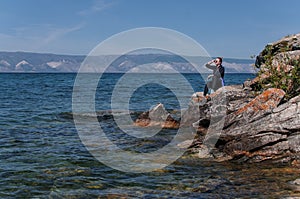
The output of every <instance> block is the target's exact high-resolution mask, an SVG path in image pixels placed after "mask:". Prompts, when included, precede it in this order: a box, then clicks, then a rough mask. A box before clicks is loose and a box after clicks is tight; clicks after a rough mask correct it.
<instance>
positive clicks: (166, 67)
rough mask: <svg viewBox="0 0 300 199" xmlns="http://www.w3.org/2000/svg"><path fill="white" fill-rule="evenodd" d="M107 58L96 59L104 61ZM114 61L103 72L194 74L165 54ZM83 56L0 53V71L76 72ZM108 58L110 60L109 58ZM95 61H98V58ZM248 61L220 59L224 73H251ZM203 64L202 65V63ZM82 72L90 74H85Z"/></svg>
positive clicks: (202, 69)
mask: <svg viewBox="0 0 300 199" xmlns="http://www.w3.org/2000/svg"><path fill="white" fill-rule="evenodd" d="M108 56H109V55H106V56H102V57H101V58H100V59H107V57H108ZM114 57H116V59H115V60H114V61H113V62H112V63H111V64H110V66H109V67H108V68H107V70H106V72H115V73H118V72H121V73H122V72H127V71H128V70H130V69H132V70H131V71H132V72H137V73H138V72H147V71H145V70H143V69H141V68H139V67H137V68H135V67H136V66H139V65H144V64H151V65H152V68H153V69H152V70H151V71H152V72H153V71H155V72H168V71H171V69H175V70H176V71H178V72H180V73H193V72H197V71H196V70H195V68H193V67H192V65H191V64H190V63H188V62H187V61H186V60H184V59H183V58H182V57H179V56H175V55H168V54H130V55H122V56H119V57H118V56H114ZM85 58H86V56H82V55H57V54H44V53H29V52H0V72H2V73H3V72H30V73H32V72H33V73H34V72H35V73H55V72H57V73H59V72H71V73H76V72H78V70H79V68H80V66H81V64H82V62H83V61H84V59H85ZM111 58H112V57H110V59H111ZM98 59H99V58H98ZM191 60H192V62H193V63H194V64H197V63H201V61H199V60H200V59H199V58H196V57H193V58H191ZM253 62H254V61H253V60H251V59H231V58H224V61H223V65H224V66H225V68H226V73H253V72H255V71H254V69H253V67H252V64H253ZM202 65H203V64H202ZM86 72H93V70H91V71H86ZM200 72H210V71H209V70H208V69H206V68H205V67H204V66H201V67H200Z"/></svg>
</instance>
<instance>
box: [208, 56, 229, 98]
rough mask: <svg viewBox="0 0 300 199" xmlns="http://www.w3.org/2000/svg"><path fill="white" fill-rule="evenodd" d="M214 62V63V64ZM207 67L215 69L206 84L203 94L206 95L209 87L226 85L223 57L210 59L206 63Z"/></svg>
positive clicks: (216, 87) (214, 88)
mask: <svg viewBox="0 0 300 199" xmlns="http://www.w3.org/2000/svg"><path fill="white" fill-rule="evenodd" d="M212 63H214V64H212ZM205 66H206V68H209V69H211V70H213V74H212V75H210V76H208V82H207V83H206V84H205V87H204V93H203V95H204V96H206V95H207V93H208V89H213V90H214V91H216V90H217V89H219V88H221V87H222V86H224V73H225V68H224V67H223V66H222V58H221V57H217V58H216V59H214V60H211V61H209V62H208V63H207V64H206V65H205Z"/></svg>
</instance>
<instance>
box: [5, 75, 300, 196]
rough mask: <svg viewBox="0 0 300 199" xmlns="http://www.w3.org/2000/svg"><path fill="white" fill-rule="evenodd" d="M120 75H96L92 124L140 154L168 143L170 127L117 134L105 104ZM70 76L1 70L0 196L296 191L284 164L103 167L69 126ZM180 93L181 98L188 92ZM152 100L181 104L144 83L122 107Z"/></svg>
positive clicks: (233, 78) (237, 78) (185, 162)
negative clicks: (146, 133) (150, 133)
mask: <svg viewBox="0 0 300 199" xmlns="http://www.w3.org/2000/svg"><path fill="white" fill-rule="evenodd" d="M159 75H160V76H161V77H163V79H165V81H166V82H167V83H169V84H171V85H174V86H180V85H181V84H180V82H178V80H177V79H176V78H174V76H173V75H172V74H159ZM159 75H157V74H156V77H158V76H159ZM150 76H151V75H150ZM120 77H121V75H120V74H106V75H105V76H103V77H102V79H101V80H100V83H99V86H98V88H97V92H96V94H95V99H96V100H95V109H96V111H97V113H98V116H99V117H98V120H99V124H101V126H102V128H103V129H104V131H106V132H107V133H108V134H110V135H111V137H110V138H111V139H112V140H114V141H115V142H116V143H117V144H118V145H119V146H120V147H123V148H124V149H129V148H130V149H131V150H135V151H138V152H141V153H142V152H147V151H151V150H156V149H158V148H159V147H162V146H164V145H165V144H167V143H168V142H169V139H171V138H172V136H174V134H175V133H176V132H174V130H173V131H172V130H170V131H165V132H162V133H161V134H160V135H159V136H155V137H154V138H152V139H148V140H147V142H140V141H139V140H132V138H128V137H126V136H124V135H123V136H119V135H118V134H117V133H118V132H119V131H120V130H119V129H118V128H117V126H116V124H115V122H114V120H113V117H112V116H111V114H110V109H111V95H112V92H113V88H114V85H115V84H116V82H117V80H119V79H120ZM133 77H134V78H133V82H132V83H134V82H136V81H137V82H138V81H141V80H145V79H147V78H148V77H149V74H148V75H147V74H142V75H141V74H134V75H133ZM253 77H254V76H253V74H226V76H225V78H226V84H227V85H230V84H241V83H242V82H243V81H244V80H246V79H248V78H253ZM75 78H76V74H0V93H1V95H0V102H1V103H0V106H1V109H0V159H1V162H0V177H1V178H0V198H285V197H288V196H297V195H298V196H300V194H299V192H297V191H295V190H293V188H291V187H290V186H289V183H288V182H289V181H292V180H295V179H296V178H297V177H299V174H300V171H299V169H295V168H292V167H287V166H283V165H282V166H281V165H265V164H260V165H258V164H255V165H242V164H237V163H228V162H226V163H217V162H211V161H207V160H200V159H198V158H196V157H191V156H186V155H184V156H182V157H181V158H179V159H178V160H176V161H175V162H174V163H172V164H171V165H169V166H167V167H165V168H163V169H159V170H157V171H153V172H148V173H129V172H123V171H118V170H115V169H112V168H110V167H108V166H106V165H104V164H103V163H101V162H99V161H98V160H97V159H95V158H94V157H93V156H92V155H91V154H90V152H89V151H88V150H87V149H86V147H85V146H84V145H83V143H82V142H81V140H80V138H79V135H78V132H77V130H76V128H75V125H74V121H73V117H72V93H73V89H76V88H74V81H75ZM185 78H186V79H187V81H188V82H189V83H190V85H191V87H192V88H193V89H194V91H202V90H203V85H204V82H203V80H202V79H201V77H199V76H198V75H195V74H186V75H185ZM91 79H92V78H91ZM129 87H130V86H129ZM184 89H185V88H182V90H184ZM182 93H184V92H182ZM185 95H186V94H183V98H187V99H189V98H190V96H185ZM122 97H123V96H122V95H120V98H122ZM158 102H162V103H163V104H165V106H166V108H167V109H168V110H179V109H180V108H182V107H180V103H179V102H178V100H177V98H176V96H175V94H174V93H173V92H172V91H171V90H170V89H168V88H166V87H164V86H160V85H158V84H147V85H145V86H142V87H141V88H138V89H136V90H135V91H134V92H133V94H132V96H131V97H130V100H129V109H130V111H131V113H132V114H133V116H134V115H138V114H139V113H140V112H141V111H146V110H149V108H150V107H152V106H153V105H155V104H156V103H158Z"/></svg>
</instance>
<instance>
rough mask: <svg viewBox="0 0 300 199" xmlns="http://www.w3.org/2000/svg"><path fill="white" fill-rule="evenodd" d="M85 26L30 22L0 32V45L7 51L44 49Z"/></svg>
mask: <svg viewBox="0 0 300 199" xmlns="http://www.w3.org/2000/svg"><path fill="white" fill-rule="evenodd" d="M84 26H85V24H84V23H80V24H77V25H74V26H70V27H56V26H53V25H51V24H31V25H28V26H25V27H17V28H14V29H13V31H12V32H11V33H10V34H5V33H0V45H1V46H6V47H7V49H6V50H8V51H11V50H12V51H13V50H15V49H18V50H25V51H41V50H42V51H44V49H45V48H46V49H47V48H48V47H49V46H52V44H54V43H56V42H57V41H60V40H61V38H63V37H65V36H66V35H68V34H70V33H72V32H75V31H78V30H80V29H82V28H83V27H84ZM62 45H63V44H62Z"/></svg>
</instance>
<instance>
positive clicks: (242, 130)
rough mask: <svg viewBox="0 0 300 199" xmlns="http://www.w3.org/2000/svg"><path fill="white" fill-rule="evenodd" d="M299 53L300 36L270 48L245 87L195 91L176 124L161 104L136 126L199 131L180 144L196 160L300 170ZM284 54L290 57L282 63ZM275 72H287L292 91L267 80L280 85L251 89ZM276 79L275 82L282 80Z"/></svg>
mask: <svg viewBox="0 0 300 199" xmlns="http://www.w3.org/2000/svg"><path fill="white" fill-rule="evenodd" d="M299 52H300V34H297V35H292V36H289V37H285V38H283V39H281V40H280V41H278V42H275V43H273V44H269V45H268V46H267V47H266V49H265V50H264V51H263V52H262V53H261V54H260V55H259V56H258V58H257V63H256V64H257V66H258V67H261V68H264V67H266V68H267V69H268V70H263V72H261V73H260V74H259V76H258V77H257V78H255V79H254V80H250V81H247V82H245V83H244V84H243V85H234V86H225V87H222V88H220V89H218V90H217V91H216V92H215V93H213V94H211V95H209V96H208V97H204V96H203V93H201V92H198V93H195V94H194V95H193V96H192V98H191V102H190V104H189V107H188V109H187V110H185V111H184V113H183V114H182V117H181V118H180V121H179V120H178V121H176V120H174V119H173V118H172V117H171V115H170V114H169V113H168V112H167V111H166V110H164V109H163V110H161V109H162V108H163V106H162V105H159V106H158V107H157V108H155V109H157V110H151V111H149V112H146V113H144V114H142V115H141V116H140V118H139V119H138V120H137V121H136V122H135V124H136V125H140V126H149V124H150V125H151V124H153V125H160V126H161V127H163V128H164V127H168V125H165V124H166V123H168V122H169V123H172V124H173V125H172V128H179V127H190V128H186V129H194V130H195V132H197V133H196V137H195V139H194V141H193V142H191V141H190V140H189V141H186V142H184V143H183V145H186V144H189V145H190V150H189V152H192V153H195V152H196V153H198V155H199V157H200V158H214V159H215V160H218V161H222V160H235V161H239V162H265V161H271V162H280V163H291V164H293V165H297V166H300V94H299V92H298V91H297V86H298V85H297V84H298V83H299V82H298V80H297V79H299V76H300V74H298V73H299V71H300V70H299V67H300V66H299V65H300V59H299V56H300V54H298V53H299ZM287 56H288V57H289V58H288V59H285V58H286V57H287ZM267 64H270V66H271V67H270V66H267ZM282 66H285V67H282ZM273 69H275V71H278V70H281V72H283V73H285V74H286V76H285V78H288V79H289V80H291V81H292V82H293V83H296V87H291V88H289V89H286V90H284V89H282V88H280V85H281V84H279V83H281V82H277V83H278V84H271V83H272V82H267V83H268V84H270V85H279V87H277V88H275V87H272V88H268V87H260V89H261V90H255V89H256V88H257V87H255V86H254V87H253V85H255V84H256V83H257V82H259V81H260V80H261V79H262V78H266V79H268V78H269V77H270V76H271V75H272V76H274V74H270V70H273ZM295 69H296V70H295ZM295 71H296V72H298V73H294V72H295ZM273 72H274V70H273ZM276 74H279V75H282V73H275V75H276ZM295 74H296V78H295V77H294V75H295ZM297 75H298V76H297ZM280 78H281V76H280V77H278V79H277V81H281V80H283V81H286V79H280ZM293 78H294V79H293ZM260 83H261V81H260ZM287 83H288V81H287ZM299 85H300V84H299ZM284 88H286V87H284ZM290 89H292V90H290ZM293 89H296V90H293ZM287 92H288V93H287ZM287 94H288V95H287ZM291 94H293V95H291ZM151 114H153V115H155V116H151ZM160 116H161V117H160ZM149 118H150V119H151V118H152V120H149ZM153 121H154V122H153ZM143 122H144V123H143ZM179 124H180V125H179ZM214 131H215V132H216V133H215V134H214ZM211 133H213V134H211ZM210 140H215V142H210ZM211 145H213V146H211Z"/></svg>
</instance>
